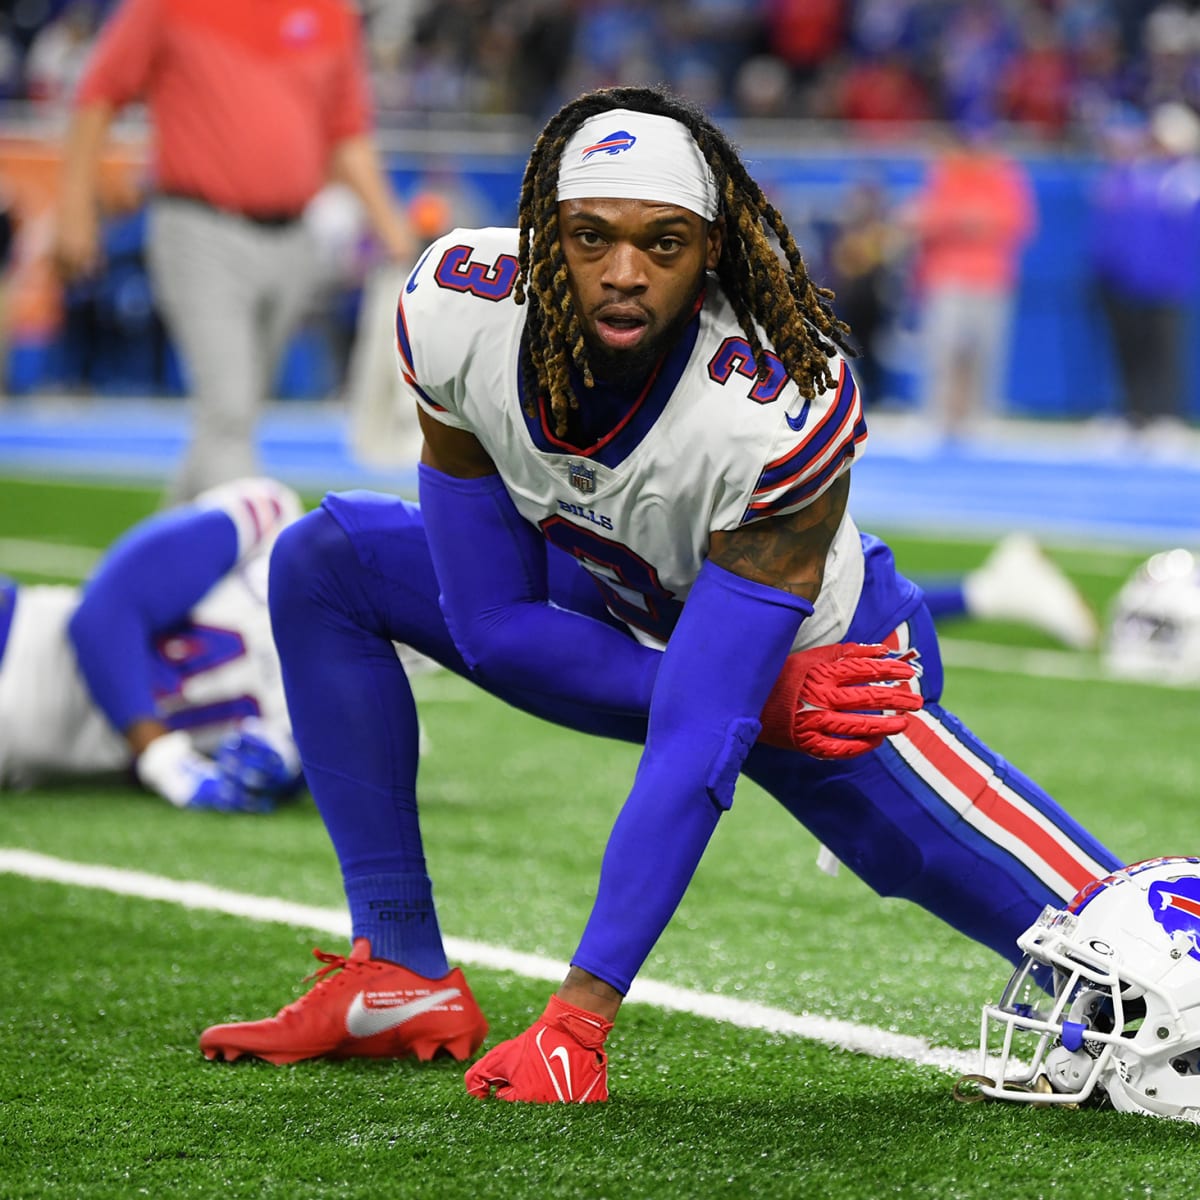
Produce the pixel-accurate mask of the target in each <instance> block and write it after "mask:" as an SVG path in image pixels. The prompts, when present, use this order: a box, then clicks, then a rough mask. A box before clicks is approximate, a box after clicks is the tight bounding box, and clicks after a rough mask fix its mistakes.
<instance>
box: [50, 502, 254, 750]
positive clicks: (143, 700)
mask: <svg viewBox="0 0 1200 1200" xmlns="http://www.w3.org/2000/svg"><path fill="white" fill-rule="evenodd" d="M237 557H238V536H237V528H236V526H235V525H234V523H233V520H232V519H231V518H230V517H229V516H228V514H226V513H225V512H223V511H222V510H220V509H206V510H199V509H178V510H176V511H174V512H171V513H165V514H163V515H161V516H157V517H151V518H150V519H149V520H147V521H143V522H141V523H140V524H138V525H136V526H134V528H133V529H131V530H130V531H129V532H128V533H126V534H125V535H124V536H123V537H121V538H120V539H119V540H118V541H117V542H116V543H115V544H114V545H113V547H112V549H111V550H109V552H108V553H107V554H106V555H105V556H104V559H103V560H102V561H101V563H100V565H99V567H98V568H97V569H96V573H95V575H93V577H92V578H91V580H90V581H89V582H88V584H87V586H86V587H85V588H84V592H83V598H82V599H81V600H80V602H79V607H78V608H77V609H76V610H75V612H74V614H73V615H72V617H71V622H70V626H69V633H70V637H71V641H72V643H73V645H74V647H75V657H76V659H77V660H78V662H79V669H80V671H81V672H82V674H83V678H84V680H85V682H86V683H87V686H88V690H89V691H90V692H91V694H92V699H93V700H94V701H95V702H96V705H97V706H98V707H99V708H100V710H101V711H102V712H103V713H104V715H105V716H106V717H107V718H108V719H109V721H110V722H111V724H112V726H113V728H114V729H116V730H117V731H118V732H120V733H124V732H125V730H126V729H128V728H129V726H130V725H132V724H133V723H134V722H135V721H137V720H140V719H143V718H147V717H150V718H152V717H155V716H156V706H155V702H154V693H153V690H152V680H153V677H154V676H153V671H154V657H153V656H154V637H155V635H156V634H158V633H161V632H165V631H167V630H169V629H171V628H172V627H173V626H175V625H178V624H179V623H180V622H182V621H183V620H184V619H185V618H186V617H187V615H188V612H189V611H190V609H191V608H192V606H193V605H194V604H196V603H197V602H198V601H199V600H200V599H201V597H202V596H204V594H205V593H206V592H207V591H208V590H209V589H210V588H211V587H212V586H213V584H215V583H216V582H217V581H218V580H219V579H221V578H222V576H224V575H225V574H226V573H227V572H228V571H230V570H231V569H232V567H233V565H234V564H235V563H236V562H237Z"/></svg>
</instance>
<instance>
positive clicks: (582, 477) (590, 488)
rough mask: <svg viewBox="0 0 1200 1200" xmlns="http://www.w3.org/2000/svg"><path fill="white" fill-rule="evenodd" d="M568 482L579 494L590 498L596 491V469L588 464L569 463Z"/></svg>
mask: <svg viewBox="0 0 1200 1200" xmlns="http://www.w3.org/2000/svg"><path fill="white" fill-rule="evenodd" d="M567 480H568V482H569V483H570V484H571V486H572V487H573V488H574V489H575V490H576V491H577V492H583V493H584V495H588V496H590V495H591V494H592V492H594V491H595V490H596V468H595V467H589V466H588V465H587V463H568V464H567Z"/></svg>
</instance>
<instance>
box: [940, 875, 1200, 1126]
mask: <svg viewBox="0 0 1200 1200" xmlns="http://www.w3.org/2000/svg"><path fill="white" fill-rule="evenodd" d="M1017 944H1018V946H1019V947H1020V949H1021V950H1023V951H1024V952H1025V957H1024V958H1023V959H1022V960H1021V962H1020V963H1019V964H1018V966H1017V968H1016V970H1015V971H1014V972H1013V975H1012V977H1011V978H1010V979H1009V982H1008V985H1007V986H1006V987H1005V989H1004V992H1003V994H1002V996H1001V998H1000V1001H999V1002H998V1003H997V1004H989V1005H985V1007H984V1009H983V1019H982V1026H981V1032H980V1073H979V1074H978V1075H975V1076H968V1077H965V1078H964V1080H962V1081H960V1086H959V1087H958V1088H956V1090H955V1095H956V1096H957V1097H958V1098H959V1099H982V1098H985V1097H986V1098H990V1099H1000V1100H1017V1101H1024V1102H1027V1103H1035V1104H1039V1105H1065V1106H1076V1107H1077V1106H1079V1105H1083V1104H1102V1103H1104V1102H1105V1101H1107V1102H1109V1103H1111V1104H1112V1106H1113V1107H1114V1108H1116V1109H1118V1110H1120V1111H1122V1112H1143V1113H1151V1114H1155V1115H1162V1116H1171V1117H1178V1118H1182V1119H1186V1120H1193V1121H1197V1122H1200V859H1195V858H1171V859H1155V860H1152V861H1151V862H1149V863H1145V864H1135V865H1134V866H1131V867H1127V868H1125V869H1124V870H1123V871H1119V872H1117V873H1115V874H1114V875H1112V876H1109V877H1108V878H1107V879H1105V880H1101V881H1098V882H1097V883H1094V884H1091V885H1089V887H1088V888H1085V889H1084V891H1082V892H1081V893H1079V895H1077V896H1076V897H1075V898H1074V899H1073V900H1072V901H1071V903H1070V904H1069V905H1068V906H1067V907H1066V908H1063V909H1055V908H1051V907H1048V908H1046V909H1045V910H1044V911H1043V912H1042V914H1041V916H1040V917H1039V918H1038V920H1037V921H1036V922H1035V923H1034V924H1033V926H1031V927H1030V928H1029V929H1028V930H1026V932H1025V933H1024V934H1022V935H1021V937H1020V938H1018V943H1017ZM967 1082H969V1083H970V1084H971V1085H973V1090H972V1091H971V1092H970V1093H968V1092H967V1090H966V1089H965V1088H964V1086H963V1085H964V1084H966V1083H967Z"/></svg>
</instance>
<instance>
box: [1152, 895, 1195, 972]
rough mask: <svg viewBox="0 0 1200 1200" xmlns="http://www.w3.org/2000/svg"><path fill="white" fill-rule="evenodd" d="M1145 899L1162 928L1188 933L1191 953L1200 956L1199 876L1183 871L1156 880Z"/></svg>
mask: <svg viewBox="0 0 1200 1200" xmlns="http://www.w3.org/2000/svg"><path fill="white" fill-rule="evenodd" d="M1146 899H1147V901H1148V902H1149V904H1150V911H1151V912H1152V913H1153V914H1154V920H1155V921H1156V922H1157V923H1158V924H1159V925H1161V926H1162V927H1163V932H1164V933H1167V934H1169V935H1174V934H1177V933H1182V934H1186V935H1187V936H1188V938H1189V939H1190V940H1191V943H1192V946H1191V949H1190V950H1189V951H1188V954H1189V955H1190V956H1191V957H1192V958H1195V959H1200V876H1196V875H1184V876H1181V877H1180V878H1179V879H1169V880H1167V881H1166V882H1165V883H1153V884H1151V885H1150V891H1149V892H1148V893H1147V896H1146Z"/></svg>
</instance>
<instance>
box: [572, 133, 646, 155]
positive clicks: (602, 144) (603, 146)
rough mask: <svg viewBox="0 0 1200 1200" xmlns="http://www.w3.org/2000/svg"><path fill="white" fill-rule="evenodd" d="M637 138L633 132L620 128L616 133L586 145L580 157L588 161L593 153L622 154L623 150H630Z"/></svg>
mask: <svg viewBox="0 0 1200 1200" xmlns="http://www.w3.org/2000/svg"><path fill="white" fill-rule="evenodd" d="M636 141H637V138H635V137H634V136H633V134H632V133H626V132H625V130H623V129H618V130H617V131H616V133H610V134H609V135H608V137H606V138H602V139H601V140H600V141H598V142H593V143H592V144H591V145H590V146H584V148H583V150H582V152H581V154H580V159H581V161H583V162H587V160H588V159H589V158H591V157H592V155H593V154H620V153H621V151H622V150H628V149H630V147H632V145H633V143H634V142H636Z"/></svg>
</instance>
